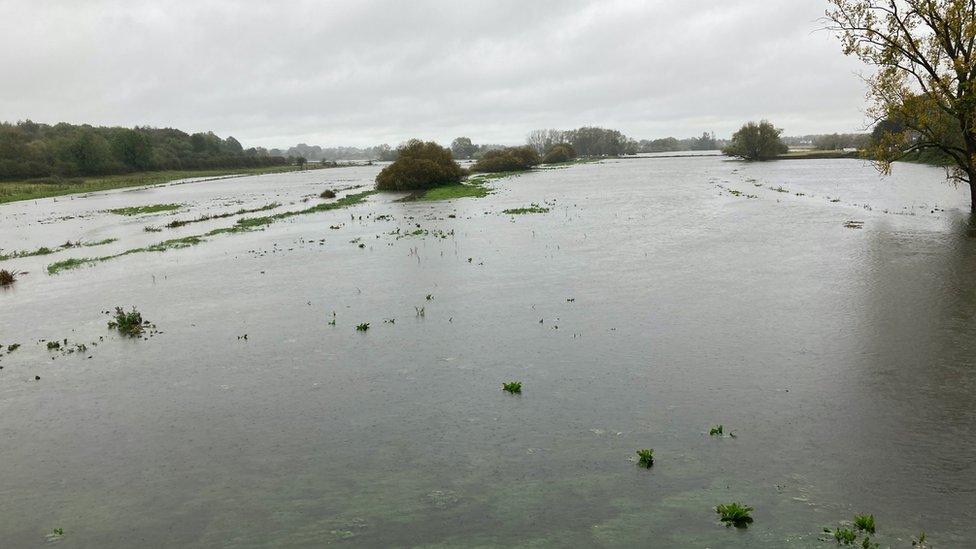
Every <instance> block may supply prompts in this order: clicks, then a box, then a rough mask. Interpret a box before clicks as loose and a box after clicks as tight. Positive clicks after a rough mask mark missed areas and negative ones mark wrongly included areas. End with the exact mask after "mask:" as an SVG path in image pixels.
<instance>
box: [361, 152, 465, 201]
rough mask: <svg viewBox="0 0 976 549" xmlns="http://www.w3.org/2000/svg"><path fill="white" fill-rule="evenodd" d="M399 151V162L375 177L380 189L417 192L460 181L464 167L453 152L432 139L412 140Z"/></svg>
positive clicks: (377, 186)
mask: <svg viewBox="0 0 976 549" xmlns="http://www.w3.org/2000/svg"><path fill="white" fill-rule="evenodd" d="M397 153H398V154H397V159H396V161H394V162H393V163H392V164H390V165H389V166H387V167H385V168H383V171H381V172H380V173H379V175H377V176H376V189H377V190H380V191H418V190H424V189H430V188H433V187H438V186H441V185H452V184H457V183H460V181H461V176H462V171H461V166H459V165H458V163H457V162H455V161H454V158H453V157H452V156H451V151H449V150H447V149H445V148H444V147H441V146H440V145H438V144H437V143H434V142H433V141H428V142H423V141H420V140H418V139H411V140H410V141H408V142H407V143H406V144H404V145H402V146H400V147H399V148H398V149H397Z"/></svg>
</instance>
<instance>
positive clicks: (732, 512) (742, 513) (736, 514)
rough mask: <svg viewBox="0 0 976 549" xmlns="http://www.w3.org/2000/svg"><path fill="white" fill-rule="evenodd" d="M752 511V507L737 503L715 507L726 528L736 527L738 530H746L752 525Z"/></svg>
mask: <svg viewBox="0 0 976 549" xmlns="http://www.w3.org/2000/svg"><path fill="white" fill-rule="evenodd" d="M752 511H753V508H752V507H748V506H745V505H742V504H741V503H735V502H732V503H725V504H722V505H718V506H716V507H715V512H716V513H718V514H719V520H721V521H722V522H724V523H725V526H735V527H736V528H745V527H746V526H748V525H749V524H751V523H752V516H750V513H752Z"/></svg>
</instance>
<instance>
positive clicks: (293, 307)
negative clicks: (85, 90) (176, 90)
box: [0, 157, 976, 548]
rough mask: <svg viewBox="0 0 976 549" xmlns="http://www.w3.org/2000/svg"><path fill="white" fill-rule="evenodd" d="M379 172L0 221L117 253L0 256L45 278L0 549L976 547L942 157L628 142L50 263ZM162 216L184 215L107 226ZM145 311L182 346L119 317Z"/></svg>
mask: <svg viewBox="0 0 976 549" xmlns="http://www.w3.org/2000/svg"><path fill="white" fill-rule="evenodd" d="M378 169H379V167H360V168H348V169H335V170H321V171H310V172H305V173H292V174H279V175H265V176H257V177H243V178H236V179H228V180H222V181H209V182H199V183H186V184H179V185H169V186H163V187H156V188H151V189H139V190H121V191H112V192H107V193H100V194H94V195H89V196H85V197H62V198H59V199H57V200H52V199H46V200H39V201H36V202H24V203H13V204H6V205H2V206H0V247H2V248H3V250H2V251H0V253H9V252H10V251H12V250H31V249H35V248H38V247H40V246H48V247H52V248H53V247H56V246H58V245H60V244H62V243H64V242H65V241H66V240H69V239H70V240H73V241H74V240H82V241H86V242H95V241H99V240H102V239H107V238H116V239H118V240H117V241H116V242H113V243H110V244H104V245H100V246H93V247H86V248H71V249H67V250H62V251H58V252H56V253H53V254H51V255H46V256H39V257H28V258H20V259H13V260H9V261H6V262H4V263H3V265H2V267H3V268H7V269H16V270H19V271H27V272H28V273H27V274H25V275H22V276H21V277H20V279H19V281H18V282H17V283H16V284H15V285H14V286H13V287H12V288H9V289H6V290H2V291H0V343H2V344H4V345H8V344H11V343H20V344H21V347H20V348H19V349H17V350H16V351H14V352H11V353H6V352H4V354H3V356H2V357H0V366H3V369H2V370H0V440H2V441H3V442H2V445H0V496H2V497H0V534H2V542H0V545H2V546H5V547H36V546H42V545H45V544H50V543H57V544H59V545H61V546H64V547H153V546H180V547H219V546H228V547H265V546H281V547H304V546H322V545H331V544H337V545H338V544H341V545H348V546H423V547H434V546H436V547H456V546H472V545H477V546H500V545H505V546H507V545H523V546H538V547H565V546H608V547H611V546H612V547H633V546H661V547H674V546H688V547H713V548H714V547H784V546H796V547H817V546H821V545H824V542H820V541H818V537H820V536H822V535H823V533H822V528H823V527H825V526H826V527H836V526H837V525H838V524H839V523H840V522H841V521H844V520H850V519H851V518H852V516H853V515H854V514H855V513H873V514H874V515H875V516H876V518H877V524H878V537H877V538H876V539H878V540H879V541H881V542H882V543H883V546H889V545H890V546H892V547H910V546H911V542H910V540H911V537H912V536H913V535H917V534H918V532H919V531H922V530H924V531H925V532H926V534H927V537H928V539H929V540H930V541H931V542H932V543H933V546H935V547H962V546H966V545H968V544H970V543H972V540H973V539H974V538H976V522H974V521H973V508H974V504H976V466H974V457H973V456H974V455H976V437H974V436H973V433H972V429H973V425H976V399H974V396H973V395H976V372H974V363H973V356H974V351H976V349H974V347H976V323H974V316H973V315H974V311H976V277H974V273H976V239H974V238H973V237H972V236H971V235H970V231H969V219H968V214H967V213H966V212H965V210H964V209H963V207H964V206H965V205H966V203H967V195H968V192H967V191H966V190H965V189H954V188H953V187H951V186H948V185H947V184H946V183H945V182H944V181H943V174H942V172H941V171H940V170H938V169H934V168H928V167H923V166H914V165H899V166H897V168H896V172H895V174H894V176H892V177H889V178H885V179H881V178H879V177H878V175H877V173H876V172H875V171H874V170H873V168H871V167H870V166H865V165H863V164H862V163H861V162H859V161H856V160H810V161H781V162H775V163H765V164H753V165H746V164H742V163H738V162H730V161H725V160H723V159H721V158H708V157H706V158H658V159H629V160H620V161H606V162H602V163H597V164H582V165H576V166H573V167H570V168H566V169H558V170H545V171H539V172H535V173H530V174H525V175H522V176H519V177H511V178H507V179H501V180H496V181H494V182H492V183H491V185H492V186H493V187H494V188H495V189H496V191H495V193H494V194H492V195H490V196H489V197H487V198H482V199H470V198H468V199H460V200H456V201H450V202H396V201H395V200H396V199H397V198H399V196H394V195H382V194H380V195H374V196H371V197H370V198H369V199H368V200H367V201H366V202H365V203H363V204H360V205H357V206H353V207H350V208H347V209H341V210H334V211H328V212H319V213H312V214H307V215H300V216H294V217H290V218H287V219H284V220H281V221H279V222H277V223H274V224H271V225H269V226H267V228H266V229H265V230H260V231H252V232H244V233H240V234H219V235H216V236H211V237H208V238H206V240H205V241H204V242H201V243H199V244H197V245H195V246H191V247H187V248H184V249H175V250H169V251H166V252H142V253H133V254H130V255H125V256H122V257H119V258H116V259H112V260H108V261H104V262H101V263H97V264H94V265H90V266H84V267H81V268H78V269H72V270H66V271H62V272H61V273H60V274H56V275H48V274H47V272H46V266H47V265H49V264H51V263H54V262H55V261H60V260H63V259H66V258H69V257H100V256H106V255H111V254H116V253H119V252H123V251H125V250H130V249H135V248H139V247H144V246H147V245H150V244H153V243H156V242H160V241H163V240H167V239H172V238H178V237H184V236H189V235H199V234H203V233H206V232H208V231H210V230H212V229H217V228H221V227H228V226H231V225H234V222H235V221H236V219H237V217H229V218H224V219H217V220H213V221H208V222H203V223H195V224H191V225H187V226H184V227H182V228H177V229H163V231H162V232H158V233H149V232H145V231H144V230H143V227H145V226H147V225H150V226H164V225H165V224H166V223H168V222H170V221H172V220H174V219H191V218H195V217H198V216H200V215H203V214H215V213H223V212H229V211H235V210H237V209H241V208H256V207H260V206H263V205H265V204H268V203H272V202H278V203H280V204H281V206H280V207H279V208H278V209H276V210H272V211H270V212H269V213H272V214H273V213H278V212H282V211H291V210H301V209H304V208H307V207H309V206H312V205H315V204H319V203H322V202H323V200H322V199H320V198H318V193H320V192H321V191H322V190H323V189H326V188H333V189H342V190H341V191H340V196H342V195H343V194H345V193H354V192H358V190H357V189H352V187H355V186H357V185H370V184H371V181H372V179H373V177H374V176H375V174H376V172H377V171H378ZM359 190H361V189H359ZM306 198H307V199H308V201H307V202H302V200H304V199H306ZM156 203H180V204H183V207H182V208H181V209H180V210H178V211H176V212H169V213H163V214H154V215H144V216H132V217H125V216H119V215H115V214H111V213H106V212H105V210H107V209H110V208H118V207H123V206H134V205H146V204H156ZM532 203H536V204H539V205H541V206H544V207H548V208H549V209H550V211H549V212H548V213H539V214H527V215H517V216H512V215H506V214H504V213H503V210H505V209H508V208H515V207H523V206H529V205H530V204H532ZM251 215H252V216H257V215H266V213H260V214H251ZM848 221H862V222H863V228H860V229H857V228H848V227H846V226H845V223H846V222H848ZM397 231H399V232H397ZM417 231H419V233H418V234H413V233H415V232H417ZM360 244H362V245H363V246H360ZM428 295H429V299H428ZM132 305H135V306H137V307H138V308H139V310H140V311H141V312H142V313H143V315H144V316H145V318H146V319H148V320H150V321H152V322H153V323H155V325H156V326H157V328H158V330H159V331H160V333H159V334H156V335H154V336H153V337H150V338H147V339H123V338H121V337H119V336H118V335H114V334H113V333H112V332H110V331H109V330H108V328H107V326H106V322H107V320H108V317H107V316H106V315H105V314H104V313H103V312H104V311H106V310H109V309H112V308H114V307H115V306H125V307H130V306H132ZM418 308H422V310H423V315H422V316H421V315H420V314H419V311H418ZM333 312H334V313H335V316H334V317H333ZM333 318H334V319H335V325H330V323H329V322H330V320H332V319H333ZM366 322H368V323H369V326H370V327H369V330H368V331H365V332H359V331H357V330H356V329H355V327H356V325H358V324H360V323H366ZM245 334H247V338H246V339H244V338H243V336H244V335H245ZM64 339H68V347H69V348H72V349H73V348H75V347H74V345H75V344H76V343H85V344H86V345H87V347H88V348H87V350H85V351H77V352H72V353H66V352H64V351H49V350H48V349H47V348H46V343H45V342H42V340H64ZM93 343H97V345H93ZM35 376H40V380H35ZM516 379H517V380H521V381H522V382H523V394H522V395H521V396H510V395H506V394H505V393H503V392H502V391H501V390H500V386H501V383H502V382H505V381H510V380H516ZM715 424H723V425H724V426H725V430H726V431H729V430H732V431H734V433H735V435H736V436H735V437H734V438H732V437H724V438H717V437H710V436H709V435H708V430H709V428H710V427H711V426H712V425H715ZM639 448H653V449H654V454H655V464H654V467H653V468H652V469H651V470H644V469H640V468H638V467H637V466H636V463H635V461H634V459H633V458H635V454H634V452H635V450H637V449H639ZM729 501H741V502H743V503H745V504H748V505H751V506H753V507H754V508H755V511H754V513H753V516H754V518H755V522H754V523H753V525H752V526H751V527H750V528H748V529H745V530H736V529H727V528H725V527H723V526H722V525H721V524H720V523H718V521H717V516H716V514H715V513H714V511H713V508H714V506H715V505H716V504H719V503H726V502H729ZM54 528H63V530H64V535H63V536H48V534H50V533H51V531H52V530H53V529H54ZM833 543H834V542H833V541H831V542H830V544H833ZM828 546H829V544H828Z"/></svg>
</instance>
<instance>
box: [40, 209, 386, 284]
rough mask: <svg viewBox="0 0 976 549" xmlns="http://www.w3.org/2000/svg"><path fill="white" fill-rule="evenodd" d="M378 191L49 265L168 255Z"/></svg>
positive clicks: (60, 267) (69, 266)
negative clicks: (214, 237)
mask: <svg viewBox="0 0 976 549" xmlns="http://www.w3.org/2000/svg"><path fill="white" fill-rule="evenodd" d="M375 192H376V191H363V192H361V193H356V194H350V195H346V196H344V197H342V198H340V199H339V200H336V201H335V202H327V203H323V204H318V205H316V206H312V207H310V208H306V209H304V210H292V211H286V212H281V213H276V214H274V215H270V216H266V217H257V218H242V219H239V220H237V223H236V224H234V225H233V226H231V227H222V228H220V229H213V230H212V231H209V232H206V233H204V234H199V235H191V236H185V237H183V238H174V239H170V240H164V241H163V242H158V243H156V244H152V245H150V246H143V247H141V248H131V249H128V250H125V251H124V252H119V253H117V254H112V255H106V256H101V257H81V258H71V259H66V260H64V261H58V262H56V263H52V264H50V265H48V266H47V272H48V274H52V275H53V274H56V273H58V272H60V271H63V270H67V269H74V268H77V267H80V266H82V265H87V264H93V263H100V262H102V261H108V260H110V259H115V258H117V257H123V256H126V255H131V254H137V253H142V252H165V251H167V250H171V249H180V248H186V247H189V246H194V245H196V244H200V243H201V242H204V241H205V240H206V238H207V237H211V236H216V235H220V234H225V233H242V232H247V231H251V230H256V229H260V228H262V227H264V226H266V225H270V224H271V223H274V222H276V221H279V220H281V219H288V218H290V217H294V216H296V215H305V214H311V213H317V212H325V211H330V210H336V209H339V208H345V207H347V206H352V205H355V204H359V203H361V202H363V201H364V200H366V198H367V197H369V196H371V195H373V194H374V193H375Z"/></svg>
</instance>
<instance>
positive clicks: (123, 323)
mask: <svg viewBox="0 0 976 549" xmlns="http://www.w3.org/2000/svg"><path fill="white" fill-rule="evenodd" d="M148 324H149V323H148V322H146V321H144V320H143V319H142V313H140V312H139V311H137V310H136V308H135V307H133V308H132V310H131V311H129V312H125V311H124V310H123V309H122V307H116V308H115V316H114V320H111V321H109V323H108V327H109V328H114V329H116V330H118V331H119V333H120V334H122V335H127V336H129V337H136V336H139V335H142V332H143V329H144V328H145V326H146V325H148Z"/></svg>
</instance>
